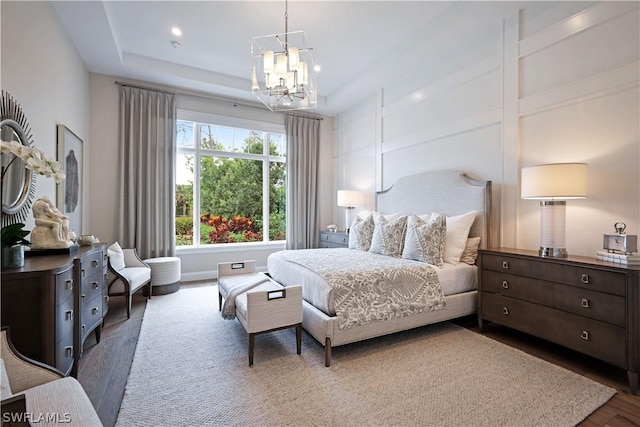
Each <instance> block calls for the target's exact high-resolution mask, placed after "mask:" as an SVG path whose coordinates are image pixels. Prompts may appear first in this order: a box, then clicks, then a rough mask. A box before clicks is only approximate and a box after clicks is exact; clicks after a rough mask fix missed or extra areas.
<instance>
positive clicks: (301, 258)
mask: <svg viewBox="0 0 640 427" xmlns="http://www.w3.org/2000/svg"><path fill="white" fill-rule="evenodd" d="M267 265H268V270H269V273H270V274H271V276H272V277H273V278H274V279H275V280H277V281H279V282H281V283H283V284H284V285H285V286H286V285H293V284H302V287H303V298H304V299H305V300H306V301H307V302H309V303H311V304H313V305H314V306H316V307H317V308H318V309H320V310H322V311H324V312H325V313H327V314H328V315H333V314H334V313H335V315H336V316H337V318H338V324H339V328H340V329H345V328H350V327H352V326H356V325H363V324H367V323H371V322H373V321H377V320H387V319H394V318H399V317H405V316H409V315H412V314H416V313H422V312H425V311H434V310H440V309H443V308H445V307H446V300H445V297H444V294H443V292H442V288H441V287H440V283H439V280H438V274H437V273H436V271H435V270H434V269H433V267H431V266H429V265H428V264H424V263H418V262H415V261H410V260H405V259H401V258H393V257H389V256H385V255H379V254H374V253H371V252H364V251H358V250H354V249H342V248H340V249H304V250H295V251H293V250H292V251H281V252H277V253H274V254H272V255H271V256H269V259H268V262H267ZM288 268H294V269H296V271H298V272H300V275H299V276H300V277H298V278H296V279H291V274H290V272H286V273H285V270H286V269H288ZM287 277H289V278H288V279H287ZM292 280H295V281H296V283H288V282H290V281H292Z"/></svg>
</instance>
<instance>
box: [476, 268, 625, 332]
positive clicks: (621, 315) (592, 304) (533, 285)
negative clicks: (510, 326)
mask: <svg viewBox="0 0 640 427" xmlns="http://www.w3.org/2000/svg"><path fill="white" fill-rule="evenodd" d="M482 290H483V291H488V292H493V293H496V294H501V295H505V296H509V297H513V298H518V299H521V300H525V301H529V302H534V303H537V304H541V305H546V306H548V307H553V308H557V309H560V310H564V311H568V312H571V313H574V314H577V315H580V316H586V317H589V318H591V319H595V320H600V321H603V322H607V323H611V324H613V325H617V326H620V327H622V328H624V327H625V326H626V304H625V299H624V298H623V297H621V296H618V295H612V294H605V293H602V292H596V291H592V290H589V289H584V288H578V287H573V286H567V285H561V284H558V283H553V282H547V281H544V280H539V279H529V278H528V277H522V276H516V275H513V274H507V273H502V272H496V271H490V270H483V271H482Z"/></svg>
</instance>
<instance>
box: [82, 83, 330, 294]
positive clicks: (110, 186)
mask: <svg viewBox="0 0 640 427" xmlns="http://www.w3.org/2000/svg"><path fill="white" fill-rule="evenodd" d="M116 80H123V79H119V78H116V77H113V76H106V75H102V74H95V73H90V75H89V85H90V92H91V103H90V105H91V107H90V110H91V139H92V140H94V141H95V143H96V147H95V149H94V151H93V156H92V157H91V159H90V163H91V170H92V173H91V174H90V177H89V179H90V180H91V186H92V188H93V189H94V190H95V192H96V194H97V195H99V197H96V198H94V199H92V203H91V206H90V207H89V212H90V215H91V217H92V219H93V220H94V221H93V222H92V223H93V227H92V230H91V233H92V234H94V235H96V236H99V238H100V239H102V240H103V241H106V242H112V241H114V240H115V239H116V238H117V217H116V215H115V214H116V209H115V206H116V203H117V200H118V195H117V191H118V175H117V170H118V108H119V104H118V103H119V101H118V100H119V90H118V86H117V85H116V84H115V81H116ZM128 82H129V83H134V84H140V85H142V86H147V87H151V86H153V87H157V88H161V89H166V90H172V88H170V87H160V86H157V85H151V84H149V83H145V82H134V81H128ZM177 106H178V108H179V109H184V110H189V111H198V112H203V113H210V114H218V115H227V116H232V117H233V116H236V117H241V118H245V119H252V120H259V121H265V122H271V123H279V124H283V123H284V116H283V115H282V114H279V113H272V112H270V111H268V110H266V109H256V108H247V107H243V106H242V105H238V106H233V104H228V103H221V102H217V101H214V100H212V99H210V98H207V97H206V96H197V94H193V95H190V94H189V95H185V94H178V95H177ZM332 129H333V121H332V119H331V118H325V119H324V120H323V121H322V125H321V143H320V146H321V149H320V159H319V162H320V170H321V178H320V185H319V189H318V190H319V195H320V212H319V216H320V221H321V224H327V223H329V222H330V221H331V218H332V216H333V210H332V204H331V202H330V200H331V197H332V194H333V182H332V179H331V177H332V175H331V173H332V170H331V166H330V165H331V161H332V160H331V159H332V152H333V145H332V144H333V133H332ZM282 249H284V245H281V244H269V245H259V246H256V245H255V244H246V245H245V244H237V245H226V246H223V247H216V248H206V249H205V248H199V249H180V248H178V250H177V256H178V257H180V258H181V261H182V279H183V280H185V281H187V280H203V279H211V278H213V277H215V272H216V269H217V264H218V263H219V262H225V261H238V260H246V259H255V260H256V262H257V265H258V268H259V269H261V270H266V261H267V257H268V256H269V254H271V253H272V252H274V251H277V250H282Z"/></svg>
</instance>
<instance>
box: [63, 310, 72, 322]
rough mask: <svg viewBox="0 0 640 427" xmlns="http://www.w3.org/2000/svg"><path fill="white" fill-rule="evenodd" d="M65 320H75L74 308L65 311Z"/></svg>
mask: <svg viewBox="0 0 640 427" xmlns="http://www.w3.org/2000/svg"><path fill="white" fill-rule="evenodd" d="M64 319H65V320H73V310H67V311H65V312H64Z"/></svg>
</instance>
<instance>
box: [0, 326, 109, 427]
mask: <svg viewBox="0 0 640 427" xmlns="http://www.w3.org/2000/svg"><path fill="white" fill-rule="evenodd" d="M0 341H1V342H0V351H1V353H0V355H1V356H2V358H1V359H0V375H1V382H0V394H1V395H2V423H3V424H5V423H6V424H12V423H13V424H15V425H29V424H27V422H28V423H30V424H31V425H32V426H53V425H65V426H81V427H93V426H102V422H101V421H100V418H99V417H98V414H97V413H96V411H95V409H94V408H93V405H92V404H91V401H90V400H89V397H88V396H87V394H86V393H85V391H84V389H83V388H82V385H81V384H80V383H79V382H78V381H77V380H76V379H75V378H72V377H65V376H64V375H63V374H62V373H61V372H59V371H57V370H56V369H54V368H52V367H50V366H48V365H45V364H43V363H40V362H36V361H34V360H31V359H29V358H27V357H25V356H23V355H21V354H20V353H19V352H18V351H17V350H16V349H15V348H14V347H13V345H12V344H11V341H10V339H9V334H8V328H3V329H2V336H1V338H0ZM21 395H24V398H25V400H24V404H25V406H24V407H22V408H21V410H20V411H18V412H15V411H12V410H11V409H10V408H11V407H12V405H11V404H7V403H9V402H15V401H18V402H19V398H20V396H21ZM19 406H20V404H17V405H14V407H19ZM5 411H6V412H5Z"/></svg>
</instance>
